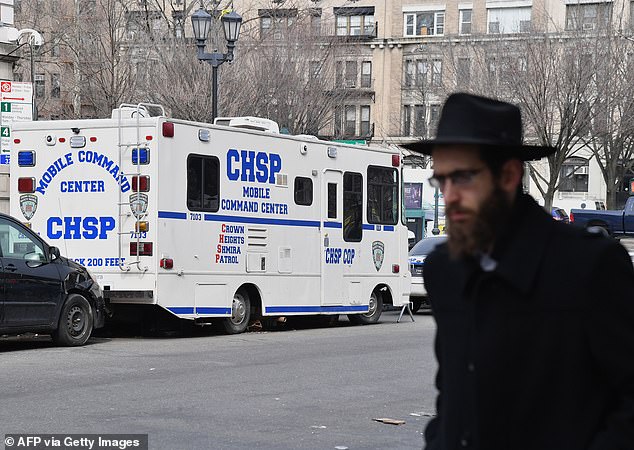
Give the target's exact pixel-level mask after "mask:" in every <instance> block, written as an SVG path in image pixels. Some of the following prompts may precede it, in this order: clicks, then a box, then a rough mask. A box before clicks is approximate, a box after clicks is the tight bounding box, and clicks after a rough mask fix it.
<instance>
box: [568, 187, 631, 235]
mask: <svg viewBox="0 0 634 450" xmlns="http://www.w3.org/2000/svg"><path fill="white" fill-rule="evenodd" d="M570 223H574V224H575V225H578V226H582V227H584V228H589V227H599V228H603V229H604V230H605V231H606V232H607V233H608V234H609V235H610V236H634V196H631V197H629V198H628V199H627V202H625V208H624V209H623V210H622V211H594V210H587V209H572V210H570Z"/></svg>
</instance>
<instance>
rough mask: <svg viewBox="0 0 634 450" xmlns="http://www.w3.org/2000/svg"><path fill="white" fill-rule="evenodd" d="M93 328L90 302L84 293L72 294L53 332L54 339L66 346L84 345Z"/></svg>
mask: <svg viewBox="0 0 634 450" xmlns="http://www.w3.org/2000/svg"><path fill="white" fill-rule="evenodd" d="M92 328H93V315H92V307H91V306H90V303H88V300H86V298H85V297H84V296H82V295H79V294H70V295H69V296H68V298H67V299H66V302H65V303H64V306H63V307H62V313H61V314H60V316H59V323H58V324H57V329H56V330H55V331H54V332H53V341H54V342H55V343H56V344H57V345H64V346H72V347H74V346H79V345H84V344H85V343H86V342H87V341H88V339H89V338H90V334H91V333H92Z"/></svg>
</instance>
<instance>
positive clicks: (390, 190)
mask: <svg viewBox="0 0 634 450" xmlns="http://www.w3.org/2000/svg"><path fill="white" fill-rule="evenodd" d="M397 189H398V172H397V171H396V169H393V168H389V167H374V166H370V167H368V211H367V214H368V222H369V223H375V224H379V225H396V222H397V220H398V190H397Z"/></svg>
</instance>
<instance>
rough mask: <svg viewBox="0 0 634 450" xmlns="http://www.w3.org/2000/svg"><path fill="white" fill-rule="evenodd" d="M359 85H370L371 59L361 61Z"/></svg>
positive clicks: (368, 86) (365, 86) (364, 86)
mask: <svg viewBox="0 0 634 450" xmlns="http://www.w3.org/2000/svg"><path fill="white" fill-rule="evenodd" d="M361 87H362V88H371V87H372V62H371V61H363V62H362V63H361Z"/></svg>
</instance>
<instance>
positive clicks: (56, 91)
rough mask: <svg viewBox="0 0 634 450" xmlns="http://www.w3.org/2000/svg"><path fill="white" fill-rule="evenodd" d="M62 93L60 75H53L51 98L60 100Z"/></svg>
mask: <svg viewBox="0 0 634 450" xmlns="http://www.w3.org/2000/svg"><path fill="white" fill-rule="evenodd" d="M60 93H61V82H60V79H59V73H52V74H51V97H52V98H59V97H60Z"/></svg>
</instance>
